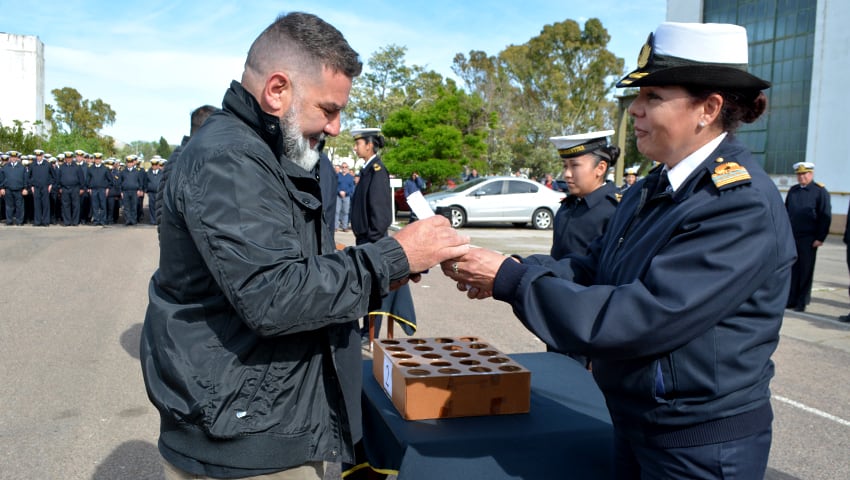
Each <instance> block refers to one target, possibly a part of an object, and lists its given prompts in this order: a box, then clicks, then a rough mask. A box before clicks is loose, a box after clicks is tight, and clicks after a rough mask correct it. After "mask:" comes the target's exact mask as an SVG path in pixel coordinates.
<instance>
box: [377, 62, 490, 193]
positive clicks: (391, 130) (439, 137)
mask: <svg viewBox="0 0 850 480" xmlns="http://www.w3.org/2000/svg"><path fill="white" fill-rule="evenodd" d="M434 78H436V77H434V76H433V75H431V76H430V79H431V80H433V79H434ZM430 85H431V91H430V92H428V93H429V98H430V99H431V100H429V101H426V102H419V103H418V104H416V105H415V106H412V107H402V108H401V109H399V110H397V111H396V112H394V113H392V114H391V115H390V117H389V118H388V119H387V121H386V122H385V123H384V125H383V127H382V133H383V134H384V136H385V137H387V138H388V139H391V140H393V146H392V148H388V149H386V150H385V151H384V152H383V154H382V159H383V160H384V162H385V163H386V165H387V169H388V170H389V171H390V172H391V173H393V174H394V175H397V176H400V177H403V178H407V177H409V176H410V174H411V173H412V172H414V171H416V172H419V174H420V175H421V176H422V178H424V179H426V180H429V181H431V182H432V184H436V185H441V184H443V183H445V181H446V179H448V178H452V177H454V178H457V177H458V176H460V173H461V172H462V171H463V169H464V166H467V165H472V166H479V165H483V164H485V156H486V152H487V144H486V142H485V138H486V125H487V116H486V115H485V113H484V109H483V104H482V102H481V99H480V98H479V97H475V96H472V95H469V94H467V93H466V92H464V91H463V90H461V89H459V88H458V87H457V86H456V84H455V83H454V82H453V81H451V80H447V81H446V82H445V83H441V84H435V83H434V82H433V81H431V83H430ZM476 168H477V167H476Z"/></svg>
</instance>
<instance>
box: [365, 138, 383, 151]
mask: <svg viewBox="0 0 850 480" xmlns="http://www.w3.org/2000/svg"><path fill="white" fill-rule="evenodd" d="M363 141H364V142H366V143H371V144H372V145H374V146H375V151H378V150H380V149H382V148H384V137H382V136H380V135H367V136H365V137H363Z"/></svg>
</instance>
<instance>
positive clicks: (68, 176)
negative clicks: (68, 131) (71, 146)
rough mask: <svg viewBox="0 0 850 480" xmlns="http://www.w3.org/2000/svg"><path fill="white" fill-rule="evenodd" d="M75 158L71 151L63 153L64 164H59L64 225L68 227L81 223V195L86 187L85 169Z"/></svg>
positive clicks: (59, 183) (58, 183) (59, 185)
mask: <svg viewBox="0 0 850 480" xmlns="http://www.w3.org/2000/svg"><path fill="white" fill-rule="evenodd" d="M73 160H74V158H73V154H72V153H71V152H65V153H64V154H63V158H62V165H60V166H59V174H58V176H57V178H56V185H57V186H58V187H59V195H61V197H62V225H65V226H66V227H68V226H71V225H73V226H77V225H79V224H80V197H81V196H82V195H83V189H84V188H85V187H86V177H85V175H83V169H82V167H80V166H79V165H77V164H76V163H74V161H73Z"/></svg>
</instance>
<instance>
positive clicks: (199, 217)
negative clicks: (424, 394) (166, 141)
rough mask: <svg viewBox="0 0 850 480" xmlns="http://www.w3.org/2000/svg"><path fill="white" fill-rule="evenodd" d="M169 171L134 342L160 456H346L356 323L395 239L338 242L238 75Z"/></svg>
mask: <svg viewBox="0 0 850 480" xmlns="http://www.w3.org/2000/svg"><path fill="white" fill-rule="evenodd" d="M172 167H173V168H172V169H171V171H170V173H169V178H168V181H167V182H166V183H164V184H163V194H162V197H163V209H162V221H161V224H160V266H159V269H158V270H157V271H156V272H155V273H154V275H153V278H152V279H151V282H150V288H149V297H150V303H149V305H148V309H147V314H146V316H145V323H144V328H143V332H142V339H141V363H142V370H143V374H144V378H145V384H146V387H147V392H148V396H149V398H150V399H151V401H152V402H153V404H154V405H155V406H156V407H157V408H158V409H159V411H160V416H161V429H160V440H159V441H160V451H161V452H163V456H165V457H166V458H167V459H169V460H170V461H171V460H173V459H174V458H175V456H174V455H172V453H174V452H176V453H177V454H179V455H180V456H182V457H185V458H189V459H193V460H194V461H195V462H196V466H197V465H198V464H202V465H206V466H209V465H212V464H214V465H218V466H221V467H223V468H224V469H229V470H228V472H229V473H232V472H233V471H234V469H235V470H238V469H253V470H263V469H265V470H275V469H277V470H281V469H285V468H289V467H292V466H295V465H300V464H303V463H305V462H307V461H334V462H339V461H344V462H353V444H354V443H355V442H356V441H357V440H359V439H360V437H361V419H360V388H361V362H362V360H361V353H360V338H359V333H358V329H357V319H358V317H362V316H363V315H365V314H366V313H367V312H368V311H369V310H370V306H371V307H372V308H376V307H377V306H378V305H380V299H381V296H383V295H386V294H387V293H388V290H389V284H390V282H391V281H395V280H399V279H402V278H405V277H406V276H407V275H408V274H409V266H408V263H407V258H406V257H405V255H404V251H403V250H402V248H401V246H400V245H399V244H398V242H396V241H395V240H394V239H393V238H385V239H383V240H381V241H379V242H377V243H374V244H368V245H363V246H360V247H350V248H347V249H345V250H341V251H337V250H336V249H335V245H334V242H333V239H332V238H331V234H330V228H329V227H328V226H327V225H325V223H324V222H323V220H322V218H323V215H322V204H321V192H320V187H319V182H318V180H317V178H316V175H314V174H313V173H310V172H307V171H305V170H304V169H302V168H301V167H299V166H297V165H295V164H294V163H293V162H291V161H289V160H288V159H287V158H286V157H285V156H284V153H283V137H282V135H281V132H280V120H279V119H278V118H276V117H274V116H271V115H268V114H266V113H264V112H263V111H262V110H261V109H260V106H259V104H258V103H257V102H256V100H255V99H254V98H253V96H251V95H250V94H249V93H248V92H247V91H245V90H244V89H243V87H242V86H241V84H239V83H238V82H233V83H232V84H231V87H230V89H229V90H228V91H227V93H226V95H225V97H224V102H223V109H222V111H220V112H217V113H215V114H213V115H212V116H211V117H210V118H209V119H208V120H207V122H206V123H205V125H204V126H203V128H201V129H200V130H199V131H198V132H196V133H195V135H193V137H192V141H191V142H190V143H188V144H187V145H186V147H185V149H184V150H183V151H182V152H181V154H180V159H179V161H177V162H175V163H174V164H173V165H172ZM163 447H165V448H163ZM172 463H174V462H172ZM178 463H179V462H178ZM181 466H185V468H188V469H189V470H190V471H192V466H191V465H188V466H186V464H185V463H184V464H182V465H181V464H178V467H181ZM195 470H196V471H192V473H197V474H203V473H205V472H209V471H210V470H208V469H207V470H203V471H197V469H195Z"/></svg>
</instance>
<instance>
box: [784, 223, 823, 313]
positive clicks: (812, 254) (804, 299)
mask: <svg viewBox="0 0 850 480" xmlns="http://www.w3.org/2000/svg"><path fill="white" fill-rule="evenodd" d="M814 241H815V239H814V237H799V238H797V237H795V238H794V243H795V244H796V245H797V261H796V262H795V263H794V266H793V267H791V291H790V292H789V293H788V304H787V305H788V307H790V308H795V307H805V306H806V305H808V304H809V302H810V301H811V300H812V281H813V280H814V277H815V260H816V259H817V254H818V249H817V248H814V247H813V246H812V243H814Z"/></svg>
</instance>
